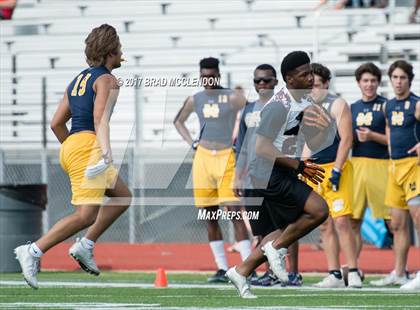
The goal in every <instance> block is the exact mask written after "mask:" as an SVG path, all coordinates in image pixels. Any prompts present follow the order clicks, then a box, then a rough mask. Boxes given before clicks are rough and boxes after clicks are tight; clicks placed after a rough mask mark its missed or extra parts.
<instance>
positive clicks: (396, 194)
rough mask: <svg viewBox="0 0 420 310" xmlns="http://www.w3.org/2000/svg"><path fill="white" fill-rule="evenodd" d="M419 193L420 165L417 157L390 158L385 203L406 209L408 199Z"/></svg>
mask: <svg viewBox="0 0 420 310" xmlns="http://www.w3.org/2000/svg"><path fill="white" fill-rule="evenodd" d="M417 195H420V166H418V165H417V157H406V158H402V159H395V160H390V161H389V166H388V184H387V186H386V195H385V204H386V205H387V206H389V207H392V208H399V209H404V210H406V209H408V207H407V201H409V200H410V199H411V198H414V197H416V196H417Z"/></svg>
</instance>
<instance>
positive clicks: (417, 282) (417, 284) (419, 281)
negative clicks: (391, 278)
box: [400, 271, 420, 291]
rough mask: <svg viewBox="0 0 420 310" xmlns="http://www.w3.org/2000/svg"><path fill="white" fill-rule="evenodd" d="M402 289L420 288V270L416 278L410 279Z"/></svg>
mask: <svg viewBox="0 0 420 310" xmlns="http://www.w3.org/2000/svg"><path fill="white" fill-rule="evenodd" d="M400 289H402V290H407V291H408V290H410V291H413V290H420V271H418V272H417V274H416V276H415V277H414V279H412V280H410V281H408V282H407V283H406V284H404V285H402V286H401V287H400Z"/></svg>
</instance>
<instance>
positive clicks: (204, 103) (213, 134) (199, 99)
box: [194, 88, 238, 146]
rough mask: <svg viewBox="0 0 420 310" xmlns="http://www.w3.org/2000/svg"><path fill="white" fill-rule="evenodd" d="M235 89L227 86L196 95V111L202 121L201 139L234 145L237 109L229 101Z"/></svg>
mask: <svg viewBox="0 0 420 310" xmlns="http://www.w3.org/2000/svg"><path fill="white" fill-rule="evenodd" d="M232 93H233V91H232V90H230V89H226V88H217V89H211V90H203V91H201V92H199V93H197V94H195V95H194V107H195V112H196V113H197V115H198V119H199V122H200V128H201V132H200V140H201V139H203V140H207V141H211V142H217V143H222V144H225V145H228V146H231V145H232V133H233V127H234V126H235V121H236V114H237V111H238V110H237V109H235V107H234V106H233V105H232V103H230V102H229V96H230V94H232Z"/></svg>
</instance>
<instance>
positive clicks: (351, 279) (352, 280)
mask: <svg viewBox="0 0 420 310" xmlns="http://www.w3.org/2000/svg"><path fill="white" fill-rule="evenodd" d="M347 281H348V287H351V288H362V279H361V278H360V275H359V273H358V272H357V271H356V272H349V274H348V280H347Z"/></svg>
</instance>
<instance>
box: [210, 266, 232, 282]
mask: <svg viewBox="0 0 420 310" xmlns="http://www.w3.org/2000/svg"><path fill="white" fill-rule="evenodd" d="M207 282H209V283H228V282H229V279H228V278H227V277H226V270H223V269H219V270H217V271H216V273H215V274H214V275H212V276H211V277H210V278H208V279H207Z"/></svg>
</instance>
